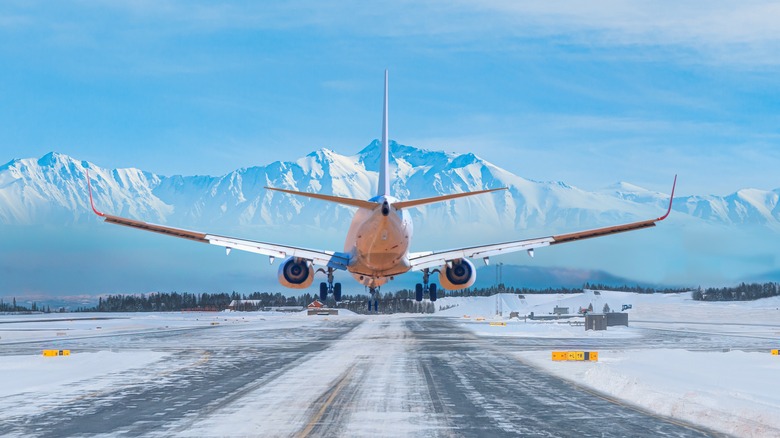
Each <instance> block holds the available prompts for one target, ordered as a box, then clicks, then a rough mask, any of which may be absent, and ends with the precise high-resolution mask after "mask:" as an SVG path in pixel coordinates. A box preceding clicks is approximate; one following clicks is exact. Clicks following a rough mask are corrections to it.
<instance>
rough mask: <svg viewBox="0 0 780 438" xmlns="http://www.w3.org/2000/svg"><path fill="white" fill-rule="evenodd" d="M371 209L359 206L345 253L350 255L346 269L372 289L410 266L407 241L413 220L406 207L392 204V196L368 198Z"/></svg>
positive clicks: (408, 240)
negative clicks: (374, 205)
mask: <svg viewBox="0 0 780 438" xmlns="http://www.w3.org/2000/svg"><path fill="white" fill-rule="evenodd" d="M371 201H372V202H376V203H377V207H376V208H374V209H371V210H369V209H367V208H358V210H357V212H355V216H354V217H353V218H352V223H351V224H350V226H349V231H348V232H347V238H346V241H345V243H344V252H346V253H348V254H349V255H350V263H349V265H348V266H347V270H348V271H349V272H350V273H351V274H352V276H353V277H355V279H356V280H357V281H358V282H360V283H361V284H363V285H365V286H367V287H370V288H375V287H378V286H381V285H383V284H385V283H387V281H388V280H389V278H390V277H393V276H395V275H399V274H403V273H404V272H407V271H409V269H411V265H410V263H409V244H410V242H411V239H412V231H413V227H412V219H411V217H410V216H409V213H408V212H407V211H406V210H398V209H396V208H394V207H393V206H392V204H393V203H394V202H396V201H398V200H397V199H396V198H394V197H392V196H378V197H376V198H373V199H371Z"/></svg>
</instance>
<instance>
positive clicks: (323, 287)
mask: <svg viewBox="0 0 780 438" xmlns="http://www.w3.org/2000/svg"><path fill="white" fill-rule="evenodd" d="M327 299H328V283H325V282H324V281H323V282H322V283H320V302H322V303H325V300H327Z"/></svg>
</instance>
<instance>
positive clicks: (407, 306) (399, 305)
mask: <svg viewBox="0 0 780 438" xmlns="http://www.w3.org/2000/svg"><path fill="white" fill-rule="evenodd" d="M585 289H589V290H620V291H625V292H636V293H679V292H688V291H690V290H691V289H690V288H685V289H679V288H663V289H657V288H651V287H643V286H638V285H636V286H628V285H624V286H619V287H615V286H609V285H604V284H591V283H585V284H584V285H583V287H581V288H567V287H559V288H544V289H541V288H539V289H531V288H525V287H523V288H515V287H512V286H509V287H507V286H505V285H503V284H499V285H497V286H491V287H486V288H468V289H462V290H459V291H446V294H445V293H444V292H445V291H443V290H442V291H440V292H439V294H440V295H445V296H452V297H462V296H491V295H495V294H497V293H511V294H517V295H532V294H574V293H582V292H583V290H585ZM414 295H415V293H414V290H411V289H401V290H398V291H395V292H386V293H384V294H380V295H379V296H378V297H377V301H378V304H379V312H380V313H433V312H434V311H435V304H434V303H432V302H430V301H428V300H425V301H423V302H421V303H418V302H417V301H415V299H414ZM778 295H780V284H778V283H764V284H759V283H751V284H747V283H741V284H740V285H738V286H734V287H722V288H706V289H702V288H701V287H699V288H697V289H694V290H693V292H692V298H693V299H694V300H699V301H749V300H757V299H759V298H769V297H774V296H778ZM316 298H317V296H316V295H312V294H311V293H303V294H300V295H298V296H286V295H283V294H281V293H280V292H276V293H270V292H253V293H250V294H239V293H237V292H232V293H226V292H220V293H201V294H194V293H188V292H182V293H180V292H154V293H149V294H115V295H108V296H105V297H100V298H98V303H97V305H96V306H93V307H88V306H86V307H79V308H78V309H76V311H77V312H180V311H187V310H192V311H204V310H206V311H221V310H225V309H227V308H228V306H229V305H230V303H231V302H232V301H233V300H256V301H257V304H254V303H246V304H244V305H243V306H240V307H239V308H238V309H237V310H259V309H263V308H270V307H301V308H304V307H306V306H307V305H309V303H311V302H312V301H314V299H316ZM369 301H371V302H373V301H374V298H373V297H369V296H368V295H365V294H361V295H346V294H345V295H343V296H342V301H341V302H340V303H335V302H334V301H333V299H332V297H329V298H328V303H326V304H328V305H329V306H331V307H337V308H343V309H348V310H351V311H353V312H356V313H367V311H368V302H369ZM0 312H12V313H25V312H42V313H49V312H51V309H50V308H49V306H45V307H44V306H40V305H38V304H37V303H35V302H33V303H32V304H31V305H29V306H25V305H20V304H18V303H17V302H16V298H13V299H12V301H11V302H5V301H4V300H3V299H0Z"/></svg>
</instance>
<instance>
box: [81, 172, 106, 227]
mask: <svg viewBox="0 0 780 438" xmlns="http://www.w3.org/2000/svg"><path fill="white" fill-rule="evenodd" d="M85 170H86V172H87V190H88V191H89V204H90V205H91V206H92V211H94V212H95V214H96V215H98V216H101V217H105V216H106V215H105V214H103V213H101V212H99V211H97V209H96V208H95V201H94V200H92V184H91V183H90V182H89V169H85Z"/></svg>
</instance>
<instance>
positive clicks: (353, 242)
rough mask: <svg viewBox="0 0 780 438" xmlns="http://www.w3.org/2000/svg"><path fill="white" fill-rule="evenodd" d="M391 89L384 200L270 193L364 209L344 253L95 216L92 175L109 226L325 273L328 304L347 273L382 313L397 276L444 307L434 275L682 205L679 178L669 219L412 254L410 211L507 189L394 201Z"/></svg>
mask: <svg viewBox="0 0 780 438" xmlns="http://www.w3.org/2000/svg"><path fill="white" fill-rule="evenodd" d="M387 89H388V86H387V71H385V96H384V112H383V123H382V150H381V151H380V154H379V156H380V161H379V175H378V176H379V181H378V184H377V186H378V190H377V194H376V196H374V197H373V198H371V199H369V200H363V199H352V198H345V197H338V196H331V195H324V194H319V193H309V192H298V191H294V190H286V189H281V188H274V187H266V189H267V190H274V191H277V192H282V193H286V194H290V195H295V196H305V197H309V198H315V199H319V200H321V201H327V202H334V203H338V204H343V205H347V206H351V207H356V208H357V211H356V212H355V215H354V217H353V219H352V223H351V225H350V227H349V230H348V231H347V236H346V239H345V243H344V250H343V251H332V250H330V251H328V250H317V249H308V248H301V247H296V246H290V245H280V244H275V243H266V242H257V241H252V240H245V239H238V238H234V237H227V236H218V235H213V234H208V233H202V232H197V231H188V230H184V229H180V228H173V227H168V226H162V225H154V224H150V223H146V222H142V221H138V220H134V219H128V218H124V217H120V216H113V215H110V214H105V213H102V212H100V211H98V210H97V209H96V208H95V204H94V202H93V199H92V186H91V184H90V183H89V174H87V183H88V185H87V187H88V189H89V198H90V204H91V206H92V210H93V211H94V212H95V214H97V215H98V216H101V217H103V218H105V221H106V222H109V223H113V224H118V225H124V226H127V227H132V228H138V229H141V230H145V231H152V232H156V233H161V234H166V235H168V236H174V237H179V238H182V239H189V240H193V241H196V242H202V243H208V244H211V245H217V246H222V247H225V248H226V250H227V252H228V253H229V252H230V250H231V249H237V250H241V251H248V252H253V253H256V254H261V255H264V256H267V257H268V258H269V260H270V262H271V263H273V261H274V260H275V259H276V258H284V261H283V262H282V263H281V266H279V271H278V279H279V282H280V283H281V284H282V285H283V286H285V287H289V288H294V289H303V288H307V287H309V286H310V285H311V284H312V282H313V281H314V275H315V274H316V273H318V272H322V273H323V274H324V275H325V276H326V277H327V282H322V283H320V300H322V301H325V299H326V297H327V296H328V294H332V295H333V297H334V298H335V299H336V301H341V283H334V275H333V274H334V272H335V271H347V272H349V273H350V274H352V276H353V277H354V278H355V280H357V281H358V282H360V283H361V284H363V285H364V286H365V287H367V288H368V289H369V291H370V292H371V294H372V295H374V296H375V300H374V310H377V305H378V301H377V300H376V294H377V293H378V292H379V287H380V286H382V285H383V284H385V283H387V282H388V281H389V280H391V279H393V278H394V277H395V276H397V275H401V274H404V273H406V272H409V271H420V272H421V273H422V283H418V284H417V285H416V287H415V299H416V300H417V301H422V299H423V295H424V294H428V296H429V298H430V300H431V301H436V298H437V290H436V284H435V283H430V281H429V278H430V275H431V274H433V273H438V274H439V282H440V283H441V286H442V287H443V288H444V289H448V290H458V289H464V288H467V287H470V286H471V285H473V284H474V282H475V281H476V279H477V270H476V268H475V267H474V265H473V264H472V262H471V261H470V260H469V259H472V258H473V259H482V260H483V261H484V262H485V264H487V263H488V262H489V258H490V257H491V256H495V255H502V254H509V253H512V252H516V251H527V252H528V254H529V255H531V256H533V251H534V248H542V247H546V246H550V245H557V244H559V243H567V242H575V241H578V240H583V239H590V238H593V237H601V236H607V235H610V234H615V233H622V232H625V231H632V230H639V229H642V228H650V227H654V226H655V225H656V222H659V221H662V220H664V219H666V217H667V216H669V213H670V212H671V211H672V199H674V188H675V186H676V183H677V176H675V178H674V184H673V185H672V194H671V199H670V200H669V208H668V210H667V211H666V214H664V215H663V216H661V217H658V218H656V219H648V220H643V221H639V222H632V223H628V224H623V225H615V226H610V227H604V228H596V229H592V230H585V231H578V232H574V233H568V234H559V235H554V236H547V237H539V238H534V239H524V240H513V241H509V242H501V243H494V244H490V245H479V246H470V247H465V248H456V249H449V250H436V251H422V252H409V248H410V245H411V240H412V219H411V215H410V214H409V209H411V208H413V207H417V206H421V205H426V204H431V203H434V202H441V201H447V200H450V199H456V198H461V197H465V196H473V195H478V194H482V193H489V192H495V191H497V190H506V189H507V188H506V187H498V188H493V189H488V190H480V191H474V192H465V193H454V194H448V195H442V196H435V197H432V198H424V199H412V200H406V201H402V200H400V199H397V198H395V197H394V196H392V195H391V194H390V187H391V184H390V173H391V171H390V164H389V153H390V152H389V143H388V141H389V140H388V105H387V94H388V93H387ZM454 232H458V231H454ZM460 232H462V230H461V231H460ZM315 266H319V268H318V269H315ZM370 307H371V302H370V301H369V310H370Z"/></svg>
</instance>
